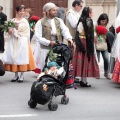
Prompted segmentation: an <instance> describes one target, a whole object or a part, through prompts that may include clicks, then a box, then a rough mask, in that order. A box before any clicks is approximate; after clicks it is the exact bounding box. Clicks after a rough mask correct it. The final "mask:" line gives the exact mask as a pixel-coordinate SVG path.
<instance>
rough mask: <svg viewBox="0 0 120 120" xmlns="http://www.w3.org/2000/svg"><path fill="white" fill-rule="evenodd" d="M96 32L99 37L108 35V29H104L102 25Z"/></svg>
mask: <svg viewBox="0 0 120 120" xmlns="http://www.w3.org/2000/svg"><path fill="white" fill-rule="evenodd" d="M96 32H97V34H98V35H105V34H106V33H107V29H106V27H104V26H102V25H98V26H97V27H96Z"/></svg>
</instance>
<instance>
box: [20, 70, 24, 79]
mask: <svg viewBox="0 0 120 120" xmlns="http://www.w3.org/2000/svg"><path fill="white" fill-rule="evenodd" d="M20 80H24V72H21V74H20Z"/></svg>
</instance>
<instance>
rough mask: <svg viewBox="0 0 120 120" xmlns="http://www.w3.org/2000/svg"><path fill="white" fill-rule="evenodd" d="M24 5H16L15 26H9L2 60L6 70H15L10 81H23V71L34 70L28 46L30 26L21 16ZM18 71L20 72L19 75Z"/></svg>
mask: <svg viewBox="0 0 120 120" xmlns="http://www.w3.org/2000/svg"><path fill="white" fill-rule="evenodd" d="M24 10H25V7H24V6H23V5H20V6H17V7H16V17H15V18H13V19H12V21H13V22H14V23H16V25H17V28H10V29H9V31H8V32H9V34H10V40H9V43H8V46H7V49H6V51H5V53H4V54H3V57H2V60H3V62H4V64H5V69H6V71H11V72H15V76H14V78H13V79H12V80H11V82H15V81H18V82H20V83H21V82H23V80H24V72H26V71H31V70H34V69H35V68H36V67H35V63H34V58H33V53H32V49H31V47H30V27H29V24H28V21H27V20H26V19H25V18H23V15H24ZM18 72H21V74H20V76H19V75H18Z"/></svg>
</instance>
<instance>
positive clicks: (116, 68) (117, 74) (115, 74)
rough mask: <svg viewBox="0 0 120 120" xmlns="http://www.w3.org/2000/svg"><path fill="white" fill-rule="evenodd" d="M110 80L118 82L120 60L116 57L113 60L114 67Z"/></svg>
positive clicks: (119, 78) (119, 77) (119, 79)
mask: <svg viewBox="0 0 120 120" xmlns="http://www.w3.org/2000/svg"><path fill="white" fill-rule="evenodd" d="M112 81H113V82H116V83H120V62H119V60H118V59H116V62H115V67H114V70H113V74H112Z"/></svg>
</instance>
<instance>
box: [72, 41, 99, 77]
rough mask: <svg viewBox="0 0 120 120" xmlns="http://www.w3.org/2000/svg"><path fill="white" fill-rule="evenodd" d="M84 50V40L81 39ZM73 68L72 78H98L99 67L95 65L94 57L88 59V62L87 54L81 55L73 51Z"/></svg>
mask: <svg viewBox="0 0 120 120" xmlns="http://www.w3.org/2000/svg"><path fill="white" fill-rule="evenodd" d="M81 42H82V43H83V45H84V47H85V49H86V40H85V39H81ZM73 68H74V76H76V77H99V76H100V73H99V66H98V64H97V61H96V58H95V55H93V56H91V57H90V61H88V57H87V53H83V52H80V51H78V50H77V49H76V50H75V53H74V56H73Z"/></svg>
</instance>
